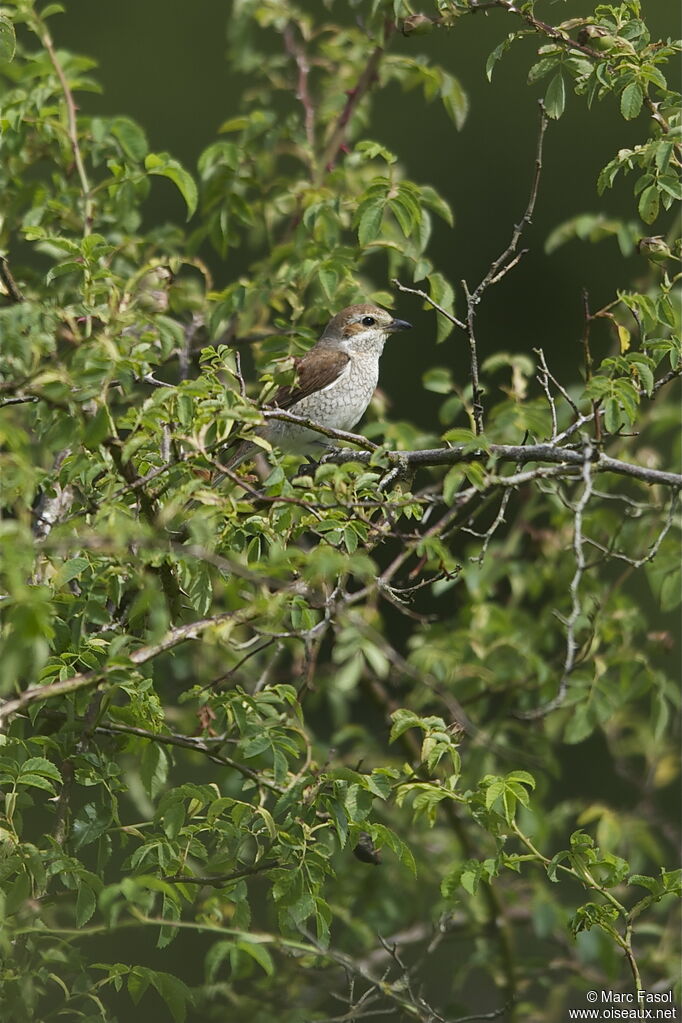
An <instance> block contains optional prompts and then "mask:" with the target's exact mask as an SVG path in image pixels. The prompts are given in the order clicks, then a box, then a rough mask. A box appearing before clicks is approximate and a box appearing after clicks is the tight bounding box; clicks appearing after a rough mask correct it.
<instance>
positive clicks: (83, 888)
mask: <svg viewBox="0 0 682 1023" xmlns="http://www.w3.org/2000/svg"><path fill="white" fill-rule="evenodd" d="M96 906H97V898H96V896H95V893H94V892H93V890H92V888H91V887H90V886H89V885H87V884H83V883H82V882H80V883H79V886H78V896H77V898H76V927H82V926H83V924H86V923H87V922H88V920H89V919H90V918H91V916H92V915H93V913H94V912H95V908H96Z"/></svg>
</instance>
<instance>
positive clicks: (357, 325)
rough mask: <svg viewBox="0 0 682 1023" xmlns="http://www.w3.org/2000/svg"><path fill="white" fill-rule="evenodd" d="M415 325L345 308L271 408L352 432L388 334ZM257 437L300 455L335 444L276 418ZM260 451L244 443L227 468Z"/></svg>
mask: <svg viewBox="0 0 682 1023" xmlns="http://www.w3.org/2000/svg"><path fill="white" fill-rule="evenodd" d="M411 326H412V324H411V323H407V322H406V321H405V320H396V319H394V318H393V317H392V316H391V314H390V313H388V312H386V310H385V309H381V308H380V307H379V306H375V305H367V304H362V305H351V306H348V308H347V309H342V310H341V312H340V313H337V314H336V316H333V317H332V318H331V320H330V321H329V323H328V324H327V326H326V327H325V328H324V331H323V332H322V336H321V337H320V339H319V341H318V342H317V343H316V344H315V345H314V346H313V347H312V348H311V349H310V351H309V352H306V354H305V355H303V356H302V357H301V358H300V359H297V360H296V362H295V368H296V378H295V380H294V382H293V384H291V385H290V386H286V387H280V389H279V390H278V391H277V393H276V394H275V396H274V398H273V405H274V406H275V407H276V408H279V409H283V410H286V411H288V412H292V413H294V414H295V415H297V416H302V417H304V418H305V419H309V420H311V421H312V422H314V423H318V424H319V425H320V426H326V427H328V428H329V429H332V430H352V429H353V427H354V426H355V425H356V423H358V422H359V421H360V419H361V418H362V416H363V415H364V412H365V409H366V408H367V406H368V405H369V403H370V400H371V398H372V395H373V393H374V389H375V388H376V385H377V380H378V379H379V358H380V357H381V353H382V352H383V350H384V345H385V344H386V341H387V339H388V337H389V335H390V334H393V333H395V331H397V330H409V329H410V328H411ZM258 432H259V434H260V436H261V437H265V438H266V439H267V440H268V441H270V443H271V444H274V445H276V446H277V447H278V448H281V449H282V450H283V451H290V452H296V453H301V454H306V453H309V452H311V451H314V450H315V448H316V447H318V448H319V447H327V446H329V444H330V443H331V441H330V440H329V438H327V437H325V436H324V435H323V434H320V433H316V432H315V431H314V430H309V429H308V428H307V427H304V426H298V425H297V424H295V423H287V422H284V421H282V420H276V419H271V420H270V421H269V422H268V423H267V425H266V426H263V427H261V428H260V429H259V431H258ZM259 450H261V449H260V448H259V447H258V445H256V444H253V443H251V442H250V441H244V443H243V444H240V445H239V447H238V448H237V450H236V451H235V452H234V454H233V455H232V456H231V458H229V459H228V461H227V462H226V468H227V469H234V468H236V467H237V466H238V465H241V463H242V462H245V461H246V460H247V459H248V458H252V457H253V456H254V455H255V454H256V452H257V451H259ZM220 478H221V477H219V479H220ZM219 479H218V480H216V482H218V481H219Z"/></svg>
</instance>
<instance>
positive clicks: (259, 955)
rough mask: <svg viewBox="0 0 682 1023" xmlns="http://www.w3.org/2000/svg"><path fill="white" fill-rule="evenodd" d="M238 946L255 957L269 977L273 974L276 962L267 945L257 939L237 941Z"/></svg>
mask: <svg viewBox="0 0 682 1023" xmlns="http://www.w3.org/2000/svg"><path fill="white" fill-rule="evenodd" d="M236 947H237V948H239V949H241V951H242V952H246V954H247V955H250V956H251V958H252V959H255V960H256V962H257V963H258V965H259V966H260V967H262V969H263V970H264V971H265V973H266V975H267V976H268V977H272V976H273V974H274V972H275V964H274V962H273V959H272V956H271V955H270V953H269V951H268V949H267V948H266V946H265V945H263V944H260V943H257V942H255V941H248V940H242V941H238V942H237V943H236Z"/></svg>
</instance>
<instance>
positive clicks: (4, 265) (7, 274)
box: [0, 256, 32, 401]
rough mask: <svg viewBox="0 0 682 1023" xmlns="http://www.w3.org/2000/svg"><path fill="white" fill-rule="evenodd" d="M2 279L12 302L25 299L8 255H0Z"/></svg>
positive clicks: (0, 274) (0, 275)
mask: <svg viewBox="0 0 682 1023" xmlns="http://www.w3.org/2000/svg"><path fill="white" fill-rule="evenodd" d="M0 281H2V283H3V284H4V285H5V290H6V292H7V295H8V297H9V298H10V299H11V300H12V302H14V303H15V304H18V303H19V302H23V301H24V296H23V295H22V293H21V291H20V290H19V287H18V285H17V282H16V281H15V280H14V277H13V276H12V271H11V270H10V268H9V263H8V262H7V257H6V256H0ZM24 400H25V401H30V400H32V399H30V398H26V399H24Z"/></svg>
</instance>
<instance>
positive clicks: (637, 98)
mask: <svg viewBox="0 0 682 1023" xmlns="http://www.w3.org/2000/svg"><path fill="white" fill-rule="evenodd" d="M643 102H644V90H643V89H642V86H641V85H640V84H639V82H630V84H629V85H626V86H625V88H624V89H623V92H622V94H621V97H620V112H621V114H622V115H623V117H624V118H625V120H626V121H631V120H632V119H633V117H637V114H638V113H639V112H640V110H641V109H642V103H643Z"/></svg>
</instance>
